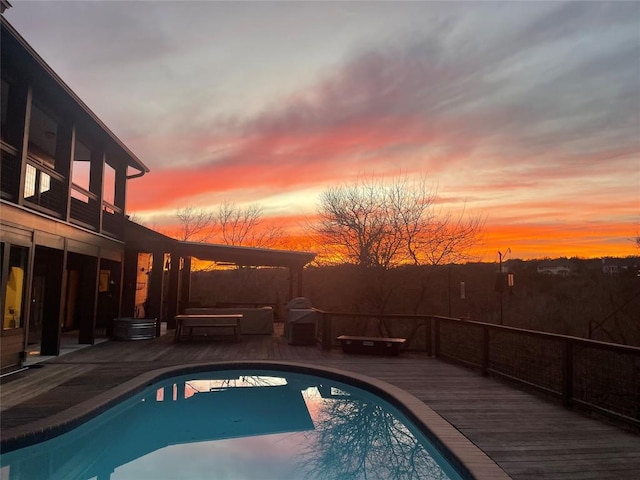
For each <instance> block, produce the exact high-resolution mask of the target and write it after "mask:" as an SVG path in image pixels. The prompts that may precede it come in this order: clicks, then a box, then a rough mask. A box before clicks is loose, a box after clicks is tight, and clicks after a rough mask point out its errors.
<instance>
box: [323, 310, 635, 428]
mask: <svg viewBox="0 0 640 480" xmlns="http://www.w3.org/2000/svg"><path fill="white" fill-rule="evenodd" d="M317 312H318V314H319V318H320V321H319V328H318V341H319V342H320V343H321V344H322V348H324V349H327V350H328V349H331V348H332V347H334V346H336V345H337V343H336V340H335V339H336V337H337V336H339V335H362V334H364V333H365V332H364V331H363V328H364V329H367V328H368V329H369V330H368V331H367V332H366V333H367V334H368V335H375V334H376V332H375V330H376V329H378V327H379V325H381V324H384V325H385V329H384V332H383V333H385V336H394V337H404V338H407V340H408V349H409V350H415V351H426V352H427V353H428V354H429V355H433V356H436V357H439V358H442V359H446V360H450V361H455V362H457V363H462V364H465V365H467V366H470V367H472V368H476V369H478V370H479V371H480V372H482V374H484V375H493V376H498V377H502V378H505V379H508V380H511V381H515V382H518V383H520V384H522V385H526V386H528V387H532V388H534V389H536V390H539V391H541V392H544V393H546V394H549V395H552V396H554V397H557V398H559V399H561V400H562V402H563V404H564V405H566V406H572V405H579V406H581V407H583V408H586V409H588V410H591V411H595V412H598V413H601V414H604V415H607V416H610V417H613V418H616V419H618V420H622V421H623V422H625V423H627V424H630V425H633V426H635V427H640V348H638V347H632V346H627V345H620V344H614V343H607V342H599V341H595V340H588V339H584V338H578V337H570V336H566V335H558V334H554V333H546V332H540V331H533V330H525V329H521V328H515V327H508V326H503V325H495V324H492V323H484V322H477V321H471V320H461V319H456V318H449V317H440V316H433V315H403V314H386V315H376V314H364V313H345V312H324V311H321V310H317ZM372 330H373V331H372Z"/></svg>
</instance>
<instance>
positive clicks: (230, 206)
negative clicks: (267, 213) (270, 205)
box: [216, 201, 282, 247]
mask: <svg viewBox="0 0 640 480" xmlns="http://www.w3.org/2000/svg"><path fill="white" fill-rule="evenodd" d="M262 215H263V212H262V208H261V207H260V206H259V205H256V204H253V205H249V206H247V207H245V208H241V207H238V206H237V205H236V204H234V203H230V202H227V201H225V202H224V203H223V204H222V205H220V206H219V207H218V211H217V212H216V220H217V224H218V228H219V230H220V231H219V235H220V237H221V238H222V241H223V242H224V243H225V244H227V245H238V246H251V247H273V246H274V245H276V244H277V242H278V241H279V240H280V239H281V237H282V227H279V226H276V227H271V228H267V227H266V226H264V225H263V220H262Z"/></svg>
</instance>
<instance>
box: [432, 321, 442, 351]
mask: <svg viewBox="0 0 640 480" xmlns="http://www.w3.org/2000/svg"><path fill="white" fill-rule="evenodd" d="M438 355H440V319H439V318H434V319H433V356H434V357H437V356H438Z"/></svg>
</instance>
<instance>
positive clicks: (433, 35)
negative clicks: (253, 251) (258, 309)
mask: <svg viewBox="0 0 640 480" xmlns="http://www.w3.org/2000/svg"><path fill="white" fill-rule="evenodd" d="M12 4H13V8H11V9H10V10H8V11H6V12H5V14H4V16H5V17H6V18H7V20H9V22H11V23H12V24H13V25H14V26H15V27H16V29H17V30H18V31H19V32H20V33H21V34H22V35H23V36H24V37H25V39H26V40H27V41H28V42H29V43H30V44H31V45H32V46H33V47H34V48H35V50H36V51H37V52H38V53H39V54H40V55H41V56H42V57H43V58H44V60H45V61H46V62H47V63H48V64H49V65H50V66H51V67H52V68H53V69H54V70H55V71H56V72H57V73H58V74H59V75H60V77H61V78H62V79H63V80H64V81H65V82H66V83H67V84H68V85H69V86H70V87H71V88H72V89H73V90H74V91H75V92H76V93H77V94H78V95H79V97H80V98H82V99H83V100H84V102H85V103H86V104H87V105H88V106H89V107H90V108H91V109H92V110H93V111H94V112H95V113H96V114H97V115H98V116H99V117H100V118H101V119H102V120H103V121H104V123H105V124H106V125H108V126H109V128H110V129H111V130H112V131H113V132H114V133H115V134H116V135H117V136H118V137H119V138H120V139H121V140H122V141H123V142H124V143H125V144H126V145H127V146H129V147H130V148H131V150H132V151H133V152H135V153H136V155H137V156H138V157H139V158H140V159H141V160H142V161H143V162H144V163H145V164H146V165H148V166H149V168H150V169H151V173H149V174H147V175H146V176H144V177H143V178H141V179H137V180H133V181H131V182H130V184H129V196H128V202H127V210H128V212H129V213H134V214H135V215H136V216H137V217H138V218H141V219H143V220H144V221H145V222H146V223H147V224H151V225H156V226H161V227H165V228H168V226H169V224H170V223H171V222H174V221H175V219H174V213H175V210H176V209H177V208H181V207H184V206H186V205H193V206H196V207H203V208H209V207H211V208H215V207H216V206H217V205H219V204H220V203H222V202H223V201H225V200H226V201H230V202H234V203H236V204H238V205H245V204H251V203H257V204H259V205H261V206H262V207H263V209H264V212H265V215H266V216H268V217H269V218H272V220H273V221H274V222H282V223H283V224H284V225H286V226H287V227H288V228H290V231H291V232H292V233H296V232H297V233H299V230H300V227H301V225H303V223H304V222H303V221H302V219H303V218H310V217H312V216H313V214H314V212H315V209H316V206H317V204H318V196H319V194H320V192H322V191H323V190H324V189H325V188H327V186H330V185H337V184H342V183H347V182H350V181H353V179H355V178H357V177H358V176H359V175H363V174H366V175H380V176H396V175H399V174H403V175H409V176H411V175H423V174H426V175H427V177H428V178H429V179H430V180H431V181H432V182H433V184H434V185H437V190H438V194H439V197H440V204H439V206H440V207H442V208H443V209H445V210H453V211H459V210H460V209H461V208H463V207H464V208H466V211H467V212H470V213H474V214H475V213H478V214H482V215H484V216H486V227H485V236H486V238H485V242H484V256H483V258H482V259H483V260H484V261H493V260H495V257H496V256H497V251H498V250H501V251H505V250H506V249H507V248H510V249H511V251H512V257H513V258H525V259H526V258H542V257H558V256H581V257H597V256H607V255H611V256H626V255H633V254H638V253H640V252H639V251H638V248H636V247H635V246H634V243H633V241H632V238H633V237H634V236H636V235H637V234H638V233H639V232H640V153H639V152H640V2H612V3H601V2H568V3H561V2H558V3H555V2H531V3H528V2H508V3H500V2H464V3H463V2H460V3H457V2H406V3H405V2H389V3H385V2H280V3H272V2H258V3H252V2H212V1H200V2H195V1H193V2H192V1H181V2H160V1H155V2H153V1H147V2H134V1H130V2H122V1H106V2H101V1H81V2H67V1H42V2H36V1H20V0H13V1H12Z"/></svg>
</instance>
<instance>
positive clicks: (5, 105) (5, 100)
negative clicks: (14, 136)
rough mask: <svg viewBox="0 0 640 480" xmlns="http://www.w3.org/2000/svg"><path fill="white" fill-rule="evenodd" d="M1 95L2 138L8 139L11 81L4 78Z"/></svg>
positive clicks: (0, 126)
mask: <svg viewBox="0 0 640 480" xmlns="http://www.w3.org/2000/svg"><path fill="white" fill-rule="evenodd" d="M0 96H1V97H2V124H1V125H0V133H1V134H2V140H4V141H7V138H6V134H7V125H8V123H7V118H8V115H9V82H7V81H6V80H5V79H4V78H3V79H2V87H1V88H0Z"/></svg>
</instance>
